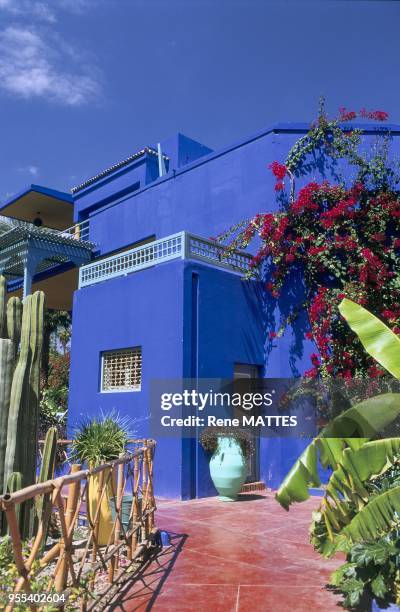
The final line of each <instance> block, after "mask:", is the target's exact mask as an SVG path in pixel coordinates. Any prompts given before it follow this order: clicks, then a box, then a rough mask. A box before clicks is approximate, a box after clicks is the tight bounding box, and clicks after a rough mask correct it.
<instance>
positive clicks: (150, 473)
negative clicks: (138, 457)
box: [146, 448, 155, 531]
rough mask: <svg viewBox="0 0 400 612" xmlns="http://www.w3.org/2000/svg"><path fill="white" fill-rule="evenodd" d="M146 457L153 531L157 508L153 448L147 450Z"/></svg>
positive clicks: (151, 527)
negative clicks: (155, 509)
mask: <svg viewBox="0 0 400 612" xmlns="http://www.w3.org/2000/svg"><path fill="white" fill-rule="evenodd" d="M146 456H147V473H148V493H149V500H148V501H149V504H150V506H151V508H152V511H151V512H150V514H149V529H150V531H151V530H152V529H153V527H154V508H155V499H154V488H153V451H152V449H151V448H148V449H147V451H146Z"/></svg>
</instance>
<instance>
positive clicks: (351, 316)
mask: <svg viewBox="0 0 400 612" xmlns="http://www.w3.org/2000/svg"><path fill="white" fill-rule="evenodd" d="M339 311H340V313H341V315H342V316H343V317H344V318H345V319H346V321H347V323H348V324H349V326H350V327H351V329H352V330H353V331H354V332H355V333H356V334H357V336H358V337H359V339H360V340H361V343H362V344H363V346H364V348H365V350H366V351H367V353H369V354H370V355H371V356H372V357H373V358H374V359H376V361H378V362H379V363H380V365H381V366H383V367H384V368H385V369H386V370H387V371H388V372H390V374H392V376H394V377H395V378H400V337H399V336H397V335H396V334H395V333H393V332H392V330H391V329H389V327H387V326H386V325H385V324H384V323H382V321H380V320H379V319H378V318H377V317H376V316H375V315H373V314H372V313H370V312H369V311H368V310H366V309H365V308H363V307H362V306H360V305H359V304H356V303H355V302H352V301H351V300H348V299H347V298H344V300H342V301H341V303H340V304H339Z"/></svg>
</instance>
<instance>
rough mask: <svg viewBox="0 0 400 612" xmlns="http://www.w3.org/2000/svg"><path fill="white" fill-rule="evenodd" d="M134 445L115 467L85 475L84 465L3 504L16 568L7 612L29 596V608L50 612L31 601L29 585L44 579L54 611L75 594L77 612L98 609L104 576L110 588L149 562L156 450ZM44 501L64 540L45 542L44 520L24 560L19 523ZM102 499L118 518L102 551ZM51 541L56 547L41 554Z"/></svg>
mask: <svg viewBox="0 0 400 612" xmlns="http://www.w3.org/2000/svg"><path fill="white" fill-rule="evenodd" d="M67 442H68V441H64V443H67ZM130 442H131V443H134V444H135V445H136V448H135V449H134V450H133V451H132V452H126V454H124V455H123V456H121V457H120V458H119V459H117V460H115V461H112V462H109V463H104V464H102V465H100V466H99V467H96V468H94V469H91V470H82V469H81V466H80V465H72V466H71V470H70V473H69V474H68V475H65V476H61V477H59V478H55V479H54V480H49V481H47V482H44V483H38V484H35V485H32V486H29V487H25V488H24V489H20V490H19V491H16V492H15V493H12V494H6V495H3V496H0V509H1V510H2V511H3V512H4V513H5V515H6V518H7V523H8V533H9V535H10V537H11V540H12V548H13V555H14V562H15V565H16V568H17V570H18V574H19V579H18V580H17V581H16V584H15V588H14V592H13V594H12V596H10V597H9V602H8V605H7V607H6V608H5V610H6V612H10V611H11V610H13V609H14V607H17V603H16V602H17V601H21V595H22V594H23V593H25V594H26V595H27V597H24V600H25V601H27V603H26V608H29V607H30V608H31V609H32V610H44V609H46V605H48V604H46V603H44V604H41V601H40V599H39V598H38V597H36V596H35V597H33V588H32V583H33V582H34V581H35V580H36V579H37V577H38V575H39V574H42V575H44V576H45V582H46V593H47V594H50V599H48V600H47V601H51V602H53V603H52V607H51V609H54V603H55V602H57V601H58V602H61V604H60V605H58V606H57V605H56V604H55V607H59V608H60V607H61V608H62V607H64V606H66V603H63V602H68V599H69V597H70V595H71V593H75V594H76V593H78V594H79V595H78V600H79V606H78V608H74V609H80V610H89V609H97V608H96V603H95V601H96V597H97V595H96V593H95V591H96V584H95V583H96V575H97V574H98V573H99V572H101V573H102V574H103V575H105V576H106V582H108V585H109V586H110V587H112V585H113V584H114V583H115V582H116V581H117V580H118V578H119V576H120V575H121V573H123V572H124V571H125V567H126V565H127V564H130V565H131V564H132V563H133V562H137V561H138V560H140V559H141V558H143V557H144V555H145V553H146V550H148V549H149V548H151V547H153V546H154V542H155V541H156V539H157V538H156V536H157V529H156V528H155V510H156V505H155V499H154V489H153V458H154V451H155V442H154V441H153V440H132V441H130ZM94 480H96V488H97V493H96V500H95V504H94V508H95V511H94V516H90V504H89V488H90V486H91V482H92V481H93V482H94ZM110 492H111V495H110ZM126 493H127V494H128V493H129V495H130V496H131V497H132V500H131V501H130V500H129V502H130V511H129V521H128V522H127V520H126V516H125V514H124V516H123V514H122V512H123V507H124V504H123V502H124V495H125V494H126ZM44 495H48V496H50V498H51V505H52V510H51V511H52V513H53V515H55V516H53V517H52V518H53V523H54V518H55V519H56V521H55V522H56V524H57V526H58V531H59V536H58V537H53V536H52V537H51V538H48V537H47V529H48V526H47V523H46V521H45V518H44V517H42V518H41V519H40V520H39V523H38V527H37V530H36V535H35V537H34V538H33V541H32V543H31V544H30V550H29V554H28V555H26V554H25V555H24V553H23V543H22V540H21V536H20V529H19V525H18V518H17V516H18V508H19V506H20V504H23V503H24V502H26V501H27V500H34V501H37V500H38V499H40V496H44ZM104 496H107V498H108V499H109V503H110V505H111V509H112V516H113V518H112V527H111V532H110V535H109V538H108V542H107V544H106V545H104V543H103V545H100V543H99V541H98V535H99V526H100V515H101V508H102V502H103V498H104ZM127 499H129V498H127ZM124 519H125V520H124ZM79 522H80V523H81V524H82V523H83V525H84V528H83V529H84V533H85V537H84V538H83V540H80V541H79V546H78V545H77V544H76V537H75V538H74V532H75V530H76V529H77V526H78V523H79ZM78 531H79V527H78ZM75 535H76V534H75ZM46 538H47V542H49V540H50V541H51V544H50V545H49V543H47V545H46V546H43V541H46ZM121 559H124V564H122V563H120V561H121ZM38 566H39V570H38V569H37V568H38ZM0 582H1V578H0ZM82 585H84V587H82ZM0 588H1V586H0ZM108 590H110V589H108ZM92 591H94V592H92ZM51 594H53V595H54V596H53V597H52V596H51ZM17 595H18V597H17ZM42 595H43V593H42ZM29 596H30V599H28V598H29Z"/></svg>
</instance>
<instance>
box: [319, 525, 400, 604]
mask: <svg viewBox="0 0 400 612" xmlns="http://www.w3.org/2000/svg"><path fill="white" fill-rule="evenodd" d="M399 567H400V542H399V540H398V539H397V540H396V539H395V537H393V536H390V537H385V538H382V539H380V540H378V541H376V542H366V543H362V544H356V545H355V546H353V547H352V548H351V549H350V551H349V553H348V561H347V563H345V564H343V565H342V566H341V567H340V568H339V569H337V570H336V571H335V572H333V574H332V576H331V584H332V585H333V586H334V587H336V588H337V589H338V590H339V591H341V592H342V593H343V594H344V595H345V598H344V601H343V604H344V606H345V607H347V608H356V607H358V606H360V605H361V604H362V603H364V602H367V601H368V600H370V599H371V598H372V597H375V598H377V599H378V600H381V601H382V603H384V604H387V603H400V601H399V595H400V591H399V586H400V582H399V580H400V576H399V569H398V568H399ZM363 609H365V608H363Z"/></svg>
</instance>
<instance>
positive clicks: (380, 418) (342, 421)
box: [276, 393, 400, 510]
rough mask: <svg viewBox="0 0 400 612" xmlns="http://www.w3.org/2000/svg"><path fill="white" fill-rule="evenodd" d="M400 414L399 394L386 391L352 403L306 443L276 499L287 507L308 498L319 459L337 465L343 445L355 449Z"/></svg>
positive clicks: (317, 479)
mask: <svg viewBox="0 0 400 612" xmlns="http://www.w3.org/2000/svg"><path fill="white" fill-rule="evenodd" d="M399 414H400V394H398V393H385V394H382V395H376V396H375V397H372V398H370V399H367V400H364V401H363V402H360V403H359V404H357V405H356V406H352V407H351V408H349V410H346V411H345V412H343V414H341V415H339V416H338V417H336V419H334V420H333V421H332V422H331V423H330V424H329V425H327V426H326V427H325V428H324V429H323V430H322V431H321V433H320V434H319V435H318V436H317V437H316V438H314V440H313V441H312V442H311V444H309V446H307V448H306V449H305V450H304V451H303V453H302V454H301V455H300V457H299V459H298V460H297V461H296V463H295V464H294V466H293V467H292V468H291V470H290V471H289V473H288V474H287V476H286V477H285V479H284V480H283V482H282V484H281V486H280V487H279V490H278V492H277V494H276V499H277V501H278V502H279V503H280V504H281V506H282V507H283V508H285V509H286V510H289V507H290V505H291V504H292V503H293V502H302V501H305V500H306V499H308V498H309V496H310V495H309V491H308V489H309V487H313V486H314V487H318V486H319V485H320V479H319V476H318V463H320V464H321V465H322V467H327V466H328V465H329V466H331V467H332V468H333V469H334V470H335V469H336V468H337V467H338V466H339V464H340V462H341V459H342V456H343V451H344V450H345V448H348V447H349V448H351V449H353V450H357V449H359V448H361V447H362V446H363V444H365V443H366V442H368V441H369V440H370V439H371V438H373V437H375V436H376V435H377V434H378V433H379V432H380V431H382V430H383V429H384V428H385V427H387V426H388V425H390V423H392V422H393V421H394V420H395V419H396V418H397V417H398V416H399Z"/></svg>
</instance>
